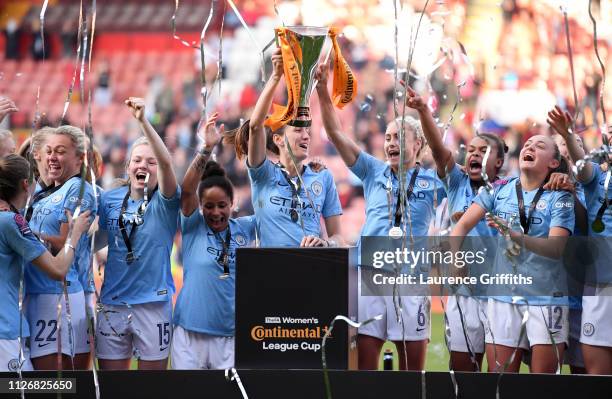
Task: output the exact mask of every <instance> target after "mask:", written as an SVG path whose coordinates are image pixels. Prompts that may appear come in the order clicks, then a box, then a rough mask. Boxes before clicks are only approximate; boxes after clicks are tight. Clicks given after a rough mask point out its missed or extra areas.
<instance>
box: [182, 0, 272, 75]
mask: <svg viewBox="0 0 612 399" xmlns="http://www.w3.org/2000/svg"><path fill="white" fill-rule="evenodd" d="M177 1H178V0H177ZM227 2H228V3H229V5H230V7H232V10H233V11H234V14H236V17H237V18H238V20H239V21H240V23H241V24H242V26H243V27H244V29H245V30H246V32H247V34H248V35H249V37H250V38H251V41H252V42H253V44H254V45H255V47H256V48H258V49H262V47H261V45H260V44H259V42H258V41H257V39H256V38H255V36H254V35H253V32H251V29H250V28H249V25H247V23H246V22H245V21H244V18H242V14H240V11H238V7H236V4H234V2H233V1H232V0H227ZM260 52H261V82H262V83H265V82H266V79H265V75H266V73H265V70H264V66H265V64H266V60H265V58H264V51H263V50H260Z"/></svg>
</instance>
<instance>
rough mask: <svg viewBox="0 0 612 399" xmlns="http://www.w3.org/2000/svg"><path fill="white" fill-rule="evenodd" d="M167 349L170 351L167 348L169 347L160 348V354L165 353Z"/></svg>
mask: <svg viewBox="0 0 612 399" xmlns="http://www.w3.org/2000/svg"><path fill="white" fill-rule="evenodd" d="M166 349H168V347H167V346H164V347H163V348H159V351H160V352H163V351H165V350H166Z"/></svg>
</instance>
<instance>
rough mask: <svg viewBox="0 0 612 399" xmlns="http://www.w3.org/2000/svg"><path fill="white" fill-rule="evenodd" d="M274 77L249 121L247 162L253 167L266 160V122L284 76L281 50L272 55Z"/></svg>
mask: <svg viewBox="0 0 612 399" xmlns="http://www.w3.org/2000/svg"><path fill="white" fill-rule="evenodd" d="M272 66H273V71H272V76H270V79H268V82H267V83H266V86H265V87H264V89H263V91H262V92H261V95H260V96H259V98H258V99H257V103H256V104H255V108H254V109H253V113H252V114H251V119H250V121H249V153H248V157H247V160H248V162H249V165H250V166H251V167H257V166H260V165H261V164H262V163H263V161H265V159H266V133H265V130H264V121H265V120H266V116H267V115H268V110H269V109H270V106H271V105H272V99H273V98H274V91H275V90H276V87H277V86H278V83H279V82H280V80H281V78H282V76H283V57H282V56H281V51H280V49H277V50H276V51H275V52H274V54H273V55H272Z"/></svg>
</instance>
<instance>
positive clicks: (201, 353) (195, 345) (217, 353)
mask: <svg viewBox="0 0 612 399" xmlns="http://www.w3.org/2000/svg"><path fill="white" fill-rule="evenodd" d="M232 367H234V337H219V336H214V335H208V334H203V333H198V332H193V331H189V330H185V329H184V328H183V327H181V326H175V327H174V333H173V335H172V369H174V370H224V369H229V368H232Z"/></svg>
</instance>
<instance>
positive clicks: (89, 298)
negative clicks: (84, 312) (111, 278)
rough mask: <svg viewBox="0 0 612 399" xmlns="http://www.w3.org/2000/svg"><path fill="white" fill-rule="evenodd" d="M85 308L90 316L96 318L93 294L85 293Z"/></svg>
mask: <svg viewBox="0 0 612 399" xmlns="http://www.w3.org/2000/svg"><path fill="white" fill-rule="evenodd" d="M85 306H86V308H87V309H89V310H88V311H89V312H90V313H88V314H90V315H92V316H93V317H94V318H95V317H96V312H95V310H96V294H94V293H93V292H86V293H85Z"/></svg>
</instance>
